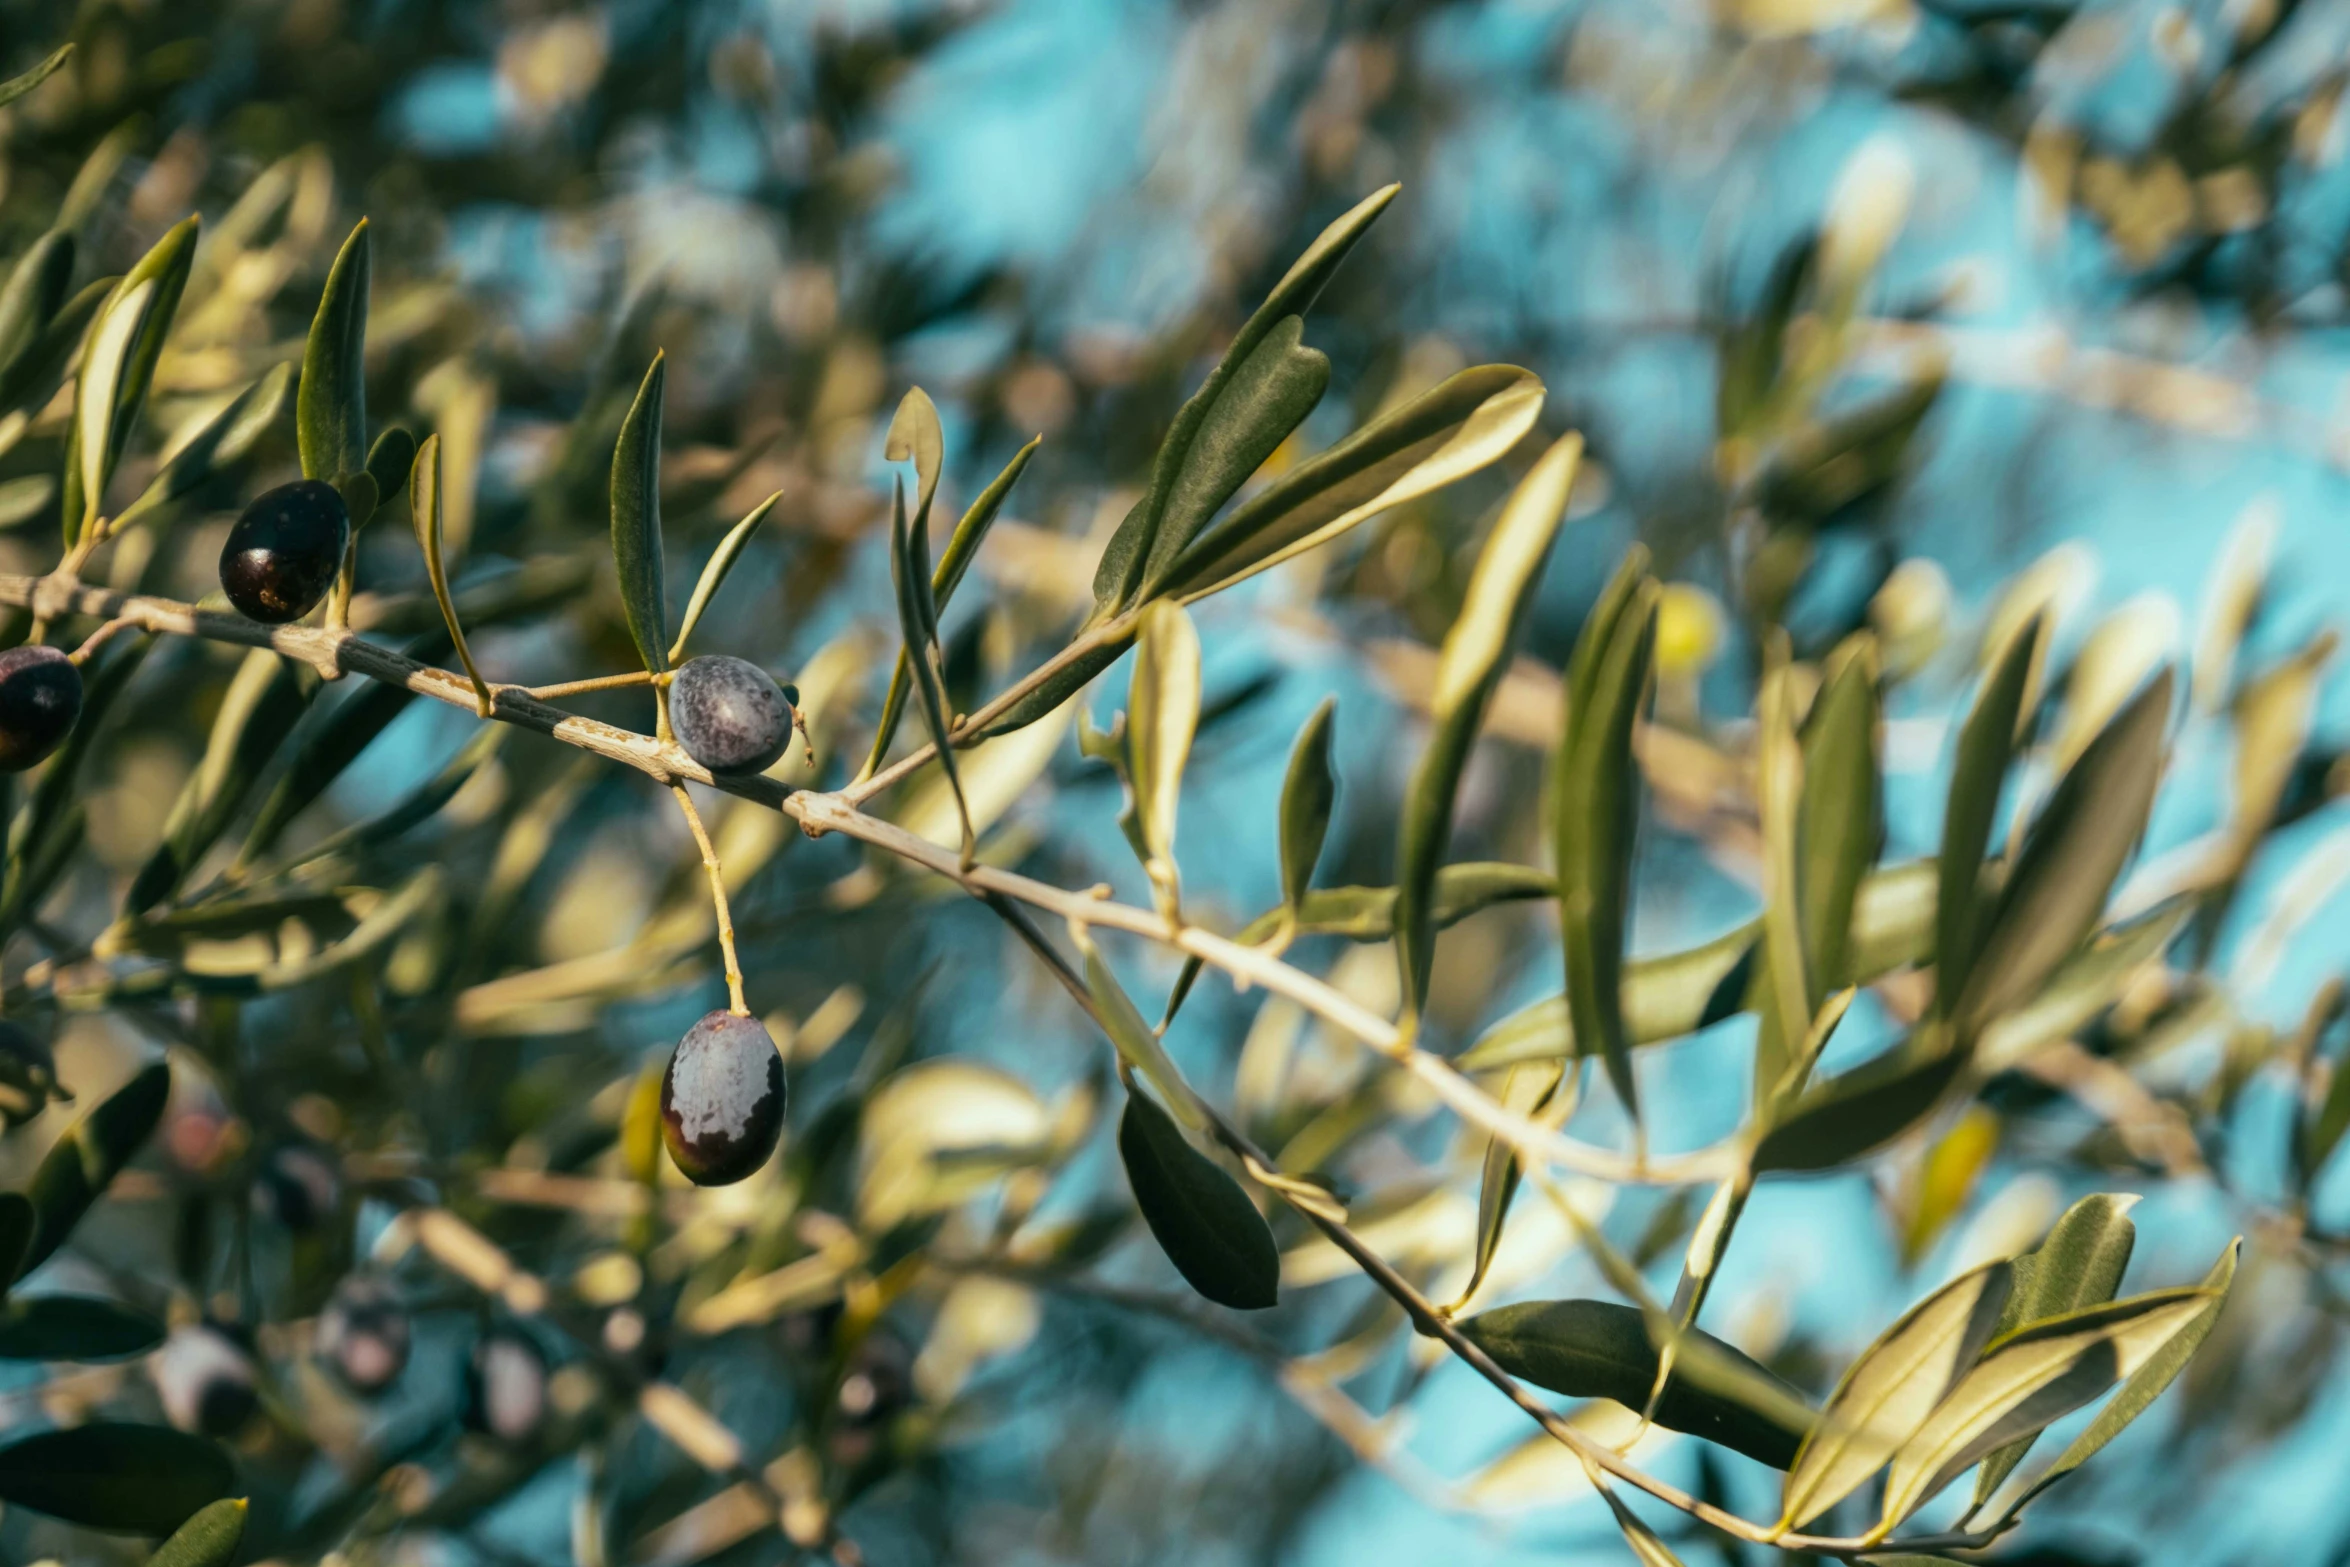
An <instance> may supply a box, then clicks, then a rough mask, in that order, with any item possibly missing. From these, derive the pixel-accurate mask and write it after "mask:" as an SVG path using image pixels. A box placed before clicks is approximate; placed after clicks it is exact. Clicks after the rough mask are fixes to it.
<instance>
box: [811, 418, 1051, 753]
mask: <svg viewBox="0 0 2350 1567" xmlns="http://www.w3.org/2000/svg"><path fill="white" fill-rule="evenodd" d="M1043 441H1044V437H1043V436H1041V435H1040V436H1037V437H1036V438H1035V439H1033V440H1031V441H1030V442H1029V443H1028V444H1027V445H1026V446H1023V447H1021V448H1020V450H1019V451H1017V452H1016V453H1014V454H1013V456H1012V460H1011V461H1010V462H1008V463H1006V464H1004V471H1003V472H1001V473H999V474H997V475H996V476H995V480H994V482H993V483H991V484H989V485H988V487H987V488H986V489H984V490H982V491H981V492H980V494H979V499H977V500H975V501H973V502H972V503H971V505H970V508H969V509H968V510H967V511H965V512H964V513H963V516H962V520H961V521H959V522H957V523H956V524H955V532H954V536H953V537H952V538H950V539H948V540H947V547H946V552H945V553H944V554H942V555H940V556H939V558H938V569H937V570H936V571H934V572H933V573H931V577H930V596H931V598H932V600H933V601H935V602H936V604H937V605H938V607H939V608H940V609H942V610H943V609H945V608H946V605H947V601H948V600H949V599H951V598H953V597H954V596H955V589H956V588H957V587H959V586H961V584H962V581H963V574H964V573H965V572H967V571H969V570H970V569H971V563H972V562H973V561H974V560H976V559H978V558H979V546H980V545H981V544H982V543H984V542H985V541H986V539H987V530H988V529H990V528H992V527H994V526H995V520H996V517H997V515H998V514H999V513H1000V512H1002V510H1003V509H1004V502H1005V501H1006V500H1007V499H1009V498H1010V496H1011V494H1012V486H1013V485H1015V484H1017V483H1019V482H1020V475H1021V474H1022V473H1023V472H1024V471H1026V469H1027V467H1028V459H1029V458H1031V457H1033V456H1035V455H1036V448H1037V447H1038V446H1039V445H1041V444H1042V443H1043ZM912 678H913V670H912V668H911V667H910V666H909V665H908V664H907V662H906V654H905V650H904V649H902V648H901V649H899V651H898V661H897V665H896V667H895V668H893V669H892V670H891V671H890V676H889V694H888V696H887V697H885V698H884V699H883V700H882V704H881V722H880V724H879V725H877V726H876V727H875V729H874V731H873V749H872V751H871V753H870V754H869V755H867V757H866V759H865V767H864V770H863V772H861V773H860V774H859V775H858V776H859V777H862V778H870V777H872V776H873V774H874V773H876V772H878V771H880V769H881V763H882V761H883V759H884V758H885V757H887V756H888V755H889V745H890V742H891V741H892V740H894V739H896V738H897V732H898V721H899V720H900V719H901V718H902V717H904V715H905V711H906V696H907V694H908V692H909V691H910V690H911V689H912V687H911V685H910V682H911V680H912ZM1072 689H1074V688H1072ZM1064 694H1066V693H1064ZM1059 705H1060V704H1059V703H1058V702H1055V703H1054V704H1053V706H1052V707H1049V708H1046V709H1045V710H1044V711H1045V712H1051V711H1053V709H1054V708H1057V707H1059ZM1037 716H1039V717H1041V716H1042V714H1041V713H1040V714H1038V715H1037ZM1017 727H1019V726H1018V725H1016V724H1007V725H1004V726H1001V727H999V729H998V730H997V731H996V732H997V733H1001V732H1002V729H1003V728H1017Z"/></svg>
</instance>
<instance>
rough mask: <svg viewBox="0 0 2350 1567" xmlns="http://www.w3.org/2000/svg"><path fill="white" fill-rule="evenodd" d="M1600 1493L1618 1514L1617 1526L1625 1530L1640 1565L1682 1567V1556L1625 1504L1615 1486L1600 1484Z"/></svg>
mask: <svg viewBox="0 0 2350 1567" xmlns="http://www.w3.org/2000/svg"><path fill="white" fill-rule="evenodd" d="M1599 1494H1600V1495H1602V1496H1604V1497H1606V1498H1607V1505H1608V1510H1609V1511H1610V1512H1612V1513H1614V1514H1615V1515H1616V1527H1617V1528H1618V1529H1621V1530H1622V1531H1623V1532H1624V1543H1625V1544H1626V1545H1629V1546H1630V1547H1632V1556H1633V1559H1634V1560H1635V1561H1637V1562H1639V1564H1640V1567H1681V1558H1680V1557H1678V1556H1675V1555H1674V1554H1673V1548H1672V1547H1671V1546H1669V1545H1667V1544H1665V1542H1664V1541H1663V1540H1662V1539H1660V1538H1658V1537H1657V1532H1656V1531H1655V1530H1654V1529H1651V1528H1650V1527H1649V1526H1648V1525H1647V1524H1646V1523H1644V1522H1642V1521H1641V1518H1640V1515H1639V1514H1637V1513H1635V1512H1633V1511H1632V1509H1631V1508H1629V1507H1627V1506H1625V1505H1624V1500H1623V1498H1622V1497H1620V1496H1618V1495H1616V1493H1615V1488H1614V1487H1613V1486H1608V1485H1602V1486H1600V1488H1599Z"/></svg>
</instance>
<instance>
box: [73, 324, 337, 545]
mask: <svg viewBox="0 0 2350 1567" xmlns="http://www.w3.org/2000/svg"><path fill="white" fill-rule="evenodd" d="M293 385H294V367H293V366H292V365H290V364H281V365H276V366H273V367H272V368H271V369H270V370H269V372H268V373H267V374H265V375H263V376H262V377H261V379H260V380H258V381H255V382H254V383H253V384H252V385H251V386H248V387H246V388H245V389H244V390H243V391H242V392H239V393H238V394H237V395H236V396H235V397H234V398H233V399H231V400H230V402H229V404H228V406H227V407H225V408H223V409H221V411H220V412H219V413H217V414H214V415H213V416H212V417H211V418H210V419H208V420H206V421H205V424H204V428H203V429H201V430H199V431H197V432H196V434H195V436H194V437H193V438H192V439H190V440H189V441H187V442H186V443H185V444H184V445H182V446H181V447H180V449H179V450H178V451H176V452H174V453H172V455H171V460H170V461H168V462H166V463H165V464H164V465H163V467H162V468H161V470H159V471H158V472H157V473H156V475H155V477H154V479H153V480H152V481H150V482H149V484H148V485H147V488H146V489H144V490H142V491H141V492H140V493H139V498H138V499H137V500H135V501H133V502H131V503H130V504H129V505H128V506H125V507H124V508H123V509H122V510H121V511H120V512H118V513H117V514H116V515H115V518H114V526H115V530H116V531H117V532H120V531H121V530H122V529H124V528H127V527H129V526H131V525H132V524H133V523H136V522H141V521H144V520H145V519H146V518H148V517H149V516H152V515H154V514H155V513H157V512H159V511H161V510H162V509H163V508H165V507H167V506H169V505H170V504H171V503H172V502H174V501H176V500H179V499H180V498H182V497H183V496H186V495H188V494H190V493H192V492H193V491H195V490H196V489H197V488H198V487H199V486H201V485H203V484H204V483H206V482H207V481H209V480H211V479H212V478H213V477H214V476H215V475H218V474H221V473H223V472H227V471H229V470H231V469H233V468H234V467H235V466H236V465H237V464H238V463H240V462H242V461H243V460H244V459H245V458H246V457H247V456H248V455H249V454H250V453H251V452H252V450H253V448H254V447H255V446H257V445H259V444H260V441H261V438H262V437H263V436H265V435H267V434H268V433H269V431H270V429H271V427H272V426H274V425H275V424H276V423H277V421H278V417H279V416H280V415H281V414H283V413H284V412H285V406H286V393H287V392H289V391H291V390H292V389H293Z"/></svg>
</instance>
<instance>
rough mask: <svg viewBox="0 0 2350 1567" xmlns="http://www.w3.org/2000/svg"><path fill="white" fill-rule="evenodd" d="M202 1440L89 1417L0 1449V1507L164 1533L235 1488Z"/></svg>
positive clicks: (224, 1462) (222, 1461)
mask: <svg viewBox="0 0 2350 1567" xmlns="http://www.w3.org/2000/svg"><path fill="white" fill-rule="evenodd" d="M236 1481H237V1471H236V1465H235V1464H234V1463H233V1462H232V1461H231V1460H230V1458H229V1455H228V1453H227V1451H226V1450H225V1449H223V1448H222V1447H221V1445H220V1444H219V1443H217V1442H214V1441H212V1440H210V1439H209V1438H206V1437H200V1436H192V1435H190V1434H189V1433H187V1432H185V1431H174V1430H172V1429H171V1428H170V1427H169V1426H147V1425H132V1424H130V1423H128V1422H124V1421H114V1420H96V1421H92V1422H90V1423H89V1424H88V1425H79V1426H69V1427H67V1428H65V1429H64V1430H59V1431H43V1432H40V1433H38V1434H37V1435H34V1436H28V1437H23V1438H20V1439H19V1440H17V1441H14V1442H11V1443H9V1444H8V1445H7V1446H6V1447H0V1502H7V1503H9V1504H11V1505H12V1506H17V1507H23V1508H27V1509H29V1510H31V1511H33V1512H36V1513H47V1514H48V1515H49V1516H50V1517H52V1518H62V1519H64V1520H65V1521H66V1522H67V1523H76V1524H80V1525H82V1526H83V1527H84V1528H88V1529H104V1530H107V1531H109V1532H111V1533H115V1534H170V1533H173V1532H174V1531H176V1530H177V1529H179V1528H180V1526H181V1525H183V1524H185V1523H186V1522H187V1521H188V1520H189V1519H190V1518H191V1517H193V1516H194V1515H195V1514H196V1512H197V1511H198V1510H199V1509H201V1508H203V1507H205V1506H206V1505H208V1504H210V1503H212V1502H216V1501H218V1500H220V1499H221V1498H222V1497H224V1496H226V1495H227V1494H228V1493H229V1492H230V1491H231V1490H232V1489H234V1488H235V1486H236Z"/></svg>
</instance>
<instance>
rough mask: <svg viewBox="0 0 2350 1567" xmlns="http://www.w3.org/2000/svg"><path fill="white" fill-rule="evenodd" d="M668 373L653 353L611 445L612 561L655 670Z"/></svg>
mask: <svg viewBox="0 0 2350 1567" xmlns="http://www.w3.org/2000/svg"><path fill="white" fill-rule="evenodd" d="M667 377H668V367H667V363H666V361H665V360H664V358H663V356H662V355H660V354H659V353H656V354H654V355H653V363H652V366H651V367H650V368H649V369H647V370H646V371H645V378H644V381H643V383H642V384H640V385H639V386H638V387H637V391H636V401H635V402H633V403H631V404H629V406H628V416H627V417H626V418H624V419H622V420H621V421H620V439H619V441H618V442H617V443H616V444H615V445H614V446H613V448H612V564H613V565H614V566H615V567H616V568H617V569H618V572H619V577H620V609H621V613H622V614H623V615H625V616H626V617H627V619H628V634H629V636H630V638H631V639H633V640H634V641H635V643H636V651H637V657H639V658H641V659H642V660H644V665H645V668H646V669H647V670H649V671H651V672H652V673H653V674H656V675H657V674H660V673H661V672H663V671H664V670H666V669H667V668H668V667H669V659H668V656H667V655H668V651H669V633H668V614H669V611H668V607H667V605H666V603H665V601H664V599H663V597H662V594H663V588H662V577H661V388H662V385H663V383H664V382H665V381H666V379H667ZM427 444H430V443H427Z"/></svg>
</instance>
